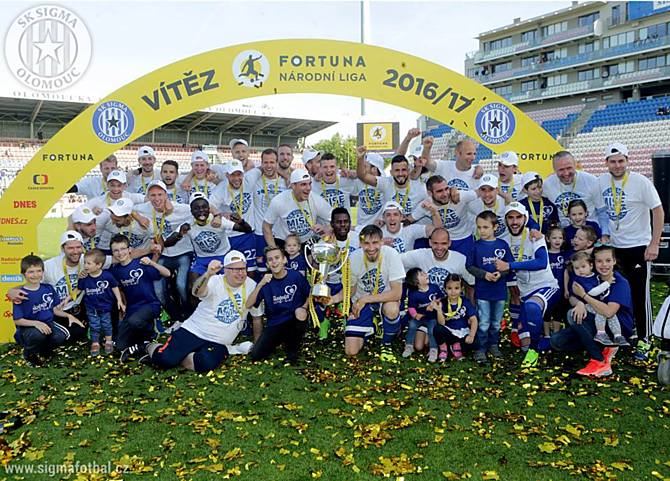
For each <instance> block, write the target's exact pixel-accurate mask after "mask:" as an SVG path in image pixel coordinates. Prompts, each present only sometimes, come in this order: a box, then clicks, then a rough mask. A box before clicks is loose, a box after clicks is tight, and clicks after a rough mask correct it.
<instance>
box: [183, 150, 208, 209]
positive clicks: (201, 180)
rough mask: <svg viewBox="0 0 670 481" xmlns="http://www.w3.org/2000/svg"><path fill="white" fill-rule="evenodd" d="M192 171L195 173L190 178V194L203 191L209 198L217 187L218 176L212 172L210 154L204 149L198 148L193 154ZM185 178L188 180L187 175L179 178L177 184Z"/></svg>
mask: <svg viewBox="0 0 670 481" xmlns="http://www.w3.org/2000/svg"><path fill="white" fill-rule="evenodd" d="M191 173H192V174H193V175H192V177H191V178H190V179H189V184H190V190H189V191H188V194H189V196H190V195H193V194H194V193H196V192H201V193H202V194H204V195H205V197H207V199H209V198H210V196H211V195H212V192H213V191H214V188H215V187H216V183H215V182H214V177H216V176H215V175H212V174H211V173H210V170H209V156H208V155H207V154H206V153H205V152H203V151H202V150H196V151H195V152H193V153H192V154H191ZM184 180H186V177H184V178H180V179H179V180H177V184H179V185H181V184H182V183H183V182H184ZM189 202H190V198H189Z"/></svg>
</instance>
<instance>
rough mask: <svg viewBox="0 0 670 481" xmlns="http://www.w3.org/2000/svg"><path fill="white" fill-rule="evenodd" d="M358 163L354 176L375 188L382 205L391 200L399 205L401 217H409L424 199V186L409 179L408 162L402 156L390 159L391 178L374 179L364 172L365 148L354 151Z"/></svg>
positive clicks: (360, 147)
mask: <svg viewBox="0 0 670 481" xmlns="http://www.w3.org/2000/svg"><path fill="white" fill-rule="evenodd" d="M356 152H357V158H358V159H359V160H358V163H357V165H356V174H357V175H358V178H359V179H360V180H361V181H363V182H364V183H366V184H368V185H371V186H373V187H376V188H377V189H378V190H379V192H380V193H381V194H382V201H383V202H384V203H386V202H388V201H390V200H393V201H395V202H397V203H398V204H400V206H401V208H402V213H403V216H407V215H411V214H412V211H413V210H414V208H415V207H416V206H417V205H419V204H420V203H421V202H422V201H423V200H424V199H425V198H426V186H425V185H424V184H423V183H421V182H420V181H418V180H411V179H410V178H409V162H408V161H407V159H406V158H405V156H403V155H396V156H394V157H393V158H392V159H391V177H375V176H373V175H371V174H370V173H369V172H367V171H366V170H365V164H364V163H362V159H363V156H364V155H365V153H366V152H367V147H365V146H359V147H358V148H357V149H356Z"/></svg>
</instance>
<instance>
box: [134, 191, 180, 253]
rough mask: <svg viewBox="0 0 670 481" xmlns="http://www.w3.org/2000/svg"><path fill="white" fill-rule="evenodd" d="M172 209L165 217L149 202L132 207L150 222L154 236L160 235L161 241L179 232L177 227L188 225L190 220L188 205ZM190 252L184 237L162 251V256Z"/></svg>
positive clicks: (178, 205) (177, 205)
mask: <svg viewBox="0 0 670 481" xmlns="http://www.w3.org/2000/svg"><path fill="white" fill-rule="evenodd" d="M172 207H173V211H172V213H170V214H169V215H167V216H166V215H164V214H163V213H162V212H157V211H156V210H155V209H154V208H153V206H152V205H151V202H145V203H143V204H139V205H136V206H134V210H136V211H137V212H139V213H140V214H141V215H143V216H144V217H146V218H147V219H149V220H150V221H151V227H152V231H153V233H154V235H156V234H160V235H161V236H162V237H163V239H167V238H168V237H170V236H171V235H172V233H173V232H179V227H180V226H181V225H182V224H189V223H190V222H191V219H192V216H191V209H190V208H189V206H188V205H184V204H173V205H172ZM192 251H193V246H192V245H191V240H190V239H189V238H188V237H184V238H183V239H181V240H180V241H179V242H177V243H176V244H175V245H173V246H172V247H166V248H165V249H163V255H164V256H167V257H176V256H179V255H182V254H186V253H187V252H192Z"/></svg>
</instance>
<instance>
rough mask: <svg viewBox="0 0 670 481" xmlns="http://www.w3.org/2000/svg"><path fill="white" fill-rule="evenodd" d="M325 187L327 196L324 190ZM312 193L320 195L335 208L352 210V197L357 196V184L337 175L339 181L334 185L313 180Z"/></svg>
mask: <svg viewBox="0 0 670 481" xmlns="http://www.w3.org/2000/svg"><path fill="white" fill-rule="evenodd" d="M324 187H325V194H324V193H323V188H324ZM312 192H314V193H315V194H316V195H320V196H321V197H323V199H324V200H325V201H326V202H328V203H329V204H330V205H331V206H333V208H334V207H344V208H345V209H347V210H351V196H352V195H354V196H355V195H356V194H357V193H358V192H357V190H356V182H355V180H353V179H348V178H346V177H342V176H341V175H340V174H337V181H336V182H333V183H332V184H326V182H325V181H317V180H312Z"/></svg>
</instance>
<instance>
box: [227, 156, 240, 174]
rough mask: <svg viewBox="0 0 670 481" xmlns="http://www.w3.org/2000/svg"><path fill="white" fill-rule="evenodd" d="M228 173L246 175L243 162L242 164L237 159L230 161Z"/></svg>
mask: <svg viewBox="0 0 670 481" xmlns="http://www.w3.org/2000/svg"><path fill="white" fill-rule="evenodd" d="M227 172H228V173H229V174H233V173H235V172H242V173H244V166H243V165H242V162H240V161H239V160H237V159H233V160H229V161H228V167H227Z"/></svg>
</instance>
